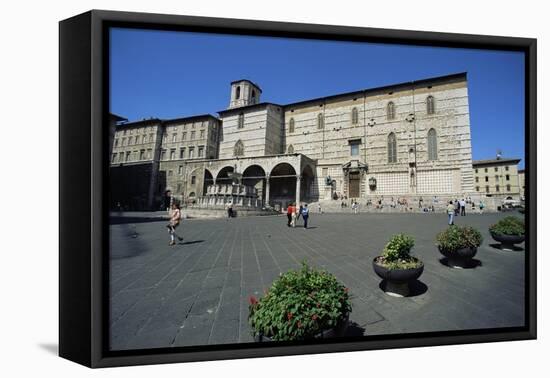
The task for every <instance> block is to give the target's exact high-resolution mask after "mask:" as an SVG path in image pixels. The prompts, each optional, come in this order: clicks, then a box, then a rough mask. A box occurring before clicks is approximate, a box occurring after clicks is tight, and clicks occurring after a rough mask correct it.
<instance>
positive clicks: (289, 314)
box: [286, 312, 293, 320]
mask: <svg viewBox="0 0 550 378" xmlns="http://www.w3.org/2000/svg"><path fill="white" fill-rule="evenodd" d="M292 316H293V315H292V312H289V313H288V314H286V318H287V319H288V320H291V319H292Z"/></svg>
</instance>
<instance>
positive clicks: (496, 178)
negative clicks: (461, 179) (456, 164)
mask: <svg viewBox="0 0 550 378" xmlns="http://www.w3.org/2000/svg"><path fill="white" fill-rule="evenodd" d="M501 177H502V176H499V175H495V181H498V180H500V178H501ZM505 178H506V181H510V175H505ZM476 182H479V177H476ZM485 182H489V176H485Z"/></svg>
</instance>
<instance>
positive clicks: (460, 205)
mask: <svg viewBox="0 0 550 378" xmlns="http://www.w3.org/2000/svg"><path fill="white" fill-rule="evenodd" d="M467 204H471V205H472V209H475V204H474V202H473V201H472V200H471V199H470V198H468V199H467V200H465V199H464V198H462V199H461V200H457V199H455V200H454V201H449V204H448V205H447V216H448V219H449V225H453V224H454V218H455V217H456V216H459V215H460V216H462V217H464V216H466V205H467ZM484 207H485V205H484V203H483V201H480V202H479V212H480V213H483V208H484Z"/></svg>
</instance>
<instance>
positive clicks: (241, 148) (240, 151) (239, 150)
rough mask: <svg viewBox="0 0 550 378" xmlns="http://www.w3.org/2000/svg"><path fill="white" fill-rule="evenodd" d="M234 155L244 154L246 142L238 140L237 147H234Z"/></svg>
mask: <svg viewBox="0 0 550 378" xmlns="http://www.w3.org/2000/svg"><path fill="white" fill-rule="evenodd" d="M233 155H234V156H243V155H244V144H243V142H242V141H241V140H240V139H239V140H238V141H237V143H235V147H234V148H233Z"/></svg>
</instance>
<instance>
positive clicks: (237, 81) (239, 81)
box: [230, 79, 262, 93]
mask: <svg viewBox="0 0 550 378" xmlns="http://www.w3.org/2000/svg"><path fill="white" fill-rule="evenodd" d="M243 81H246V82H247V83H250V84H252V85H253V86H255V87H256V88H258V89H259V90H260V93H262V88H260V86H259V85H258V84H256V83H255V82H253V81H251V80H248V79H240V80H233V81H232V82H231V83H230V85H233V84H236V83H241V82H243Z"/></svg>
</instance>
